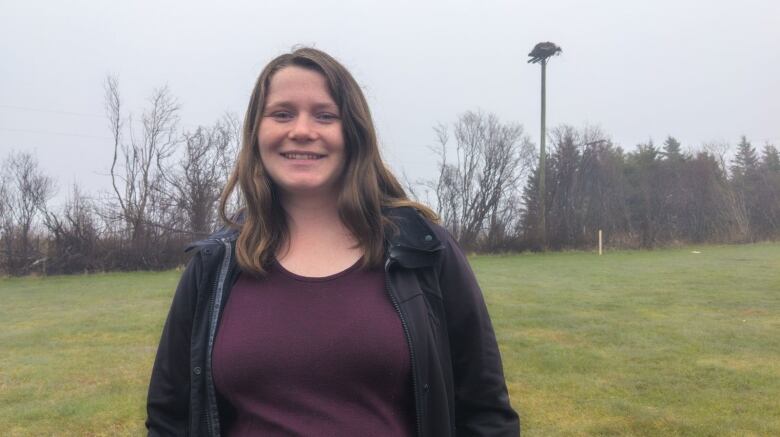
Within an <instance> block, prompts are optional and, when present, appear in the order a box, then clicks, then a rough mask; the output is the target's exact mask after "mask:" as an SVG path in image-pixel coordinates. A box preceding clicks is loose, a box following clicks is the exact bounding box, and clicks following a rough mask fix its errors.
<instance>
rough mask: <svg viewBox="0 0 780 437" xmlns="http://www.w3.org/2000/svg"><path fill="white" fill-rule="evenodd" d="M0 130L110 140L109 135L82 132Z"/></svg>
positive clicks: (0, 128)
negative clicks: (101, 135)
mask: <svg viewBox="0 0 780 437" xmlns="http://www.w3.org/2000/svg"><path fill="white" fill-rule="evenodd" d="M0 131H7V132H23V133H29V134H43V135H59V136H65V137H81V138H97V139H99V140H110V139H111V138H110V137H99V136H96V135H82V134H72V133H69V132H51V131H45V130H33V129H7V128H3V127H0Z"/></svg>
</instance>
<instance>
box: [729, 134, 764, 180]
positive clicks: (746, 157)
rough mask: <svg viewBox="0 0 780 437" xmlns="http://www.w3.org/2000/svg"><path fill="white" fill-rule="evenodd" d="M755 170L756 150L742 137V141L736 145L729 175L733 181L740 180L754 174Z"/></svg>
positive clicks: (756, 165)
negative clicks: (735, 153) (735, 152)
mask: <svg viewBox="0 0 780 437" xmlns="http://www.w3.org/2000/svg"><path fill="white" fill-rule="evenodd" d="M757 169H758V157H756V148H755V147H753V145H752V144H750V141H748V140H747V138H746V137H745V136H744V135H742V139H741V140H740V141H739V144H737V155H736V156H735V157H734V160H733V161H731V174H732V176H733V177H734V178H735V179H740V178H743V177H745V176H748V175H750V174H753V173H755V171H756V170H757Z"/></svg>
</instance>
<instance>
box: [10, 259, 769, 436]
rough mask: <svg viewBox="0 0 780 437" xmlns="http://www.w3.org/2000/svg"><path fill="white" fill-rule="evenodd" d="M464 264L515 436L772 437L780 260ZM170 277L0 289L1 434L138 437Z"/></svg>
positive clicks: (72, 280) (109, 277)
mask: <svg viewBox="0 0 780 437" xmlns="http://www.w3.org/2000/svg"><path fill="white" fill-rule="evenodd" d="M694 250H698V251H700V252H701V253H699V254H694V253H691V252H692V251H694ZM471 261H472V264H473V266H474V269H475V271H476V273H477V275H478V277H479V279H480V283H481V284H482V288H483V290H484V291H485V295H486V299H487V301H488V305H489V307H490V311H491V315H492V318H493V324H494V325H495V328H496V332H497V335H498V338H499V343H500V345H501V351H502V354H503V358H504V368H505V373H506V376H507V383H508V384H509V387H510V393H511V396H512V403H513V405H514V406H515V407H516V408H517V409H518V411H520V413H521V416H522V419H523V428H524V433H523V435H525V436H555V435H565V436H578V435H604V436H608V435H647V436H674V435H680V436H688V435H691V436H716V435H729V436H730V435H735V436H736V435H738V436H745V435H746V436H751V435H755V436H763V435H767V436H771V435H780V244H756V245H744V246H702V247H695V248H694V247H686V248H680V249H672V250H657V251H624V252H613V253H607V254H605V255H604V256H601V257H599V256H596V255H594V254H591V253H582V252H570V253H551V254H524V255H514V256H478V257H472V258H471ZM179 274H180V273H179V272H174V271H171V272H163V273H116V274H100V275H87V276H70V277H65V276H60V277H49V278H14V279H0V297H1V298H2V305H0V326H1V327H2V330H0V429H2V430H3V431H2V434H3V435H139V434H143V420H144V417H145V411H144V402H145V397H146V388H147V383H148V378H149V373H150V369H151V363H152V360H153V358H154V352H155V348H156V343H157V340H158V338H159V334H160V329H161V327H162V323H163V320H164V317H165V314H166V312H167V309H168V305H169V303H170V299H171V295H172V292H173V289H174V287H175V285H176V281H177V280H178V275H179Z"/></svg>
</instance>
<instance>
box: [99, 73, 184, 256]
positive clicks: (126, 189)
mask: <svg viewBox="0 0 780 437" xmlns="http://www.w3.org/2000/svg"><path fill="white" fill-rule="evenodd" d="M105 99H106V115H107V116H108V119H109V125H110V127H111V132H112V135H113V142H114V156H113V161H112V163H111V172H110V174H111V184H112V187H113V190H114V195H115V201H116V202H117V203H118V206H119V214H120V217H119V218H120V219H121V220H122V221H123V222H124V224H125V227H126V231H127V232H128V233H129V234H130V238H131V241H132V244H133V246H134V247H136V248H137V247H139V246H140V245H141V244H143V241H142V240H143V239H144V238H145V230H146V226H147V225H148V224H149V223H151V220H150V219H149V216H150V209H151V208H152V207H153V206H154V205H152V204H151V203H150V201H151V200H152V196H153V191H154V189H155V187H158V189H159V187H160V184H162V183H163V179H162V176H161V172H160V169H161V168H163V167H164V166H165V162H166V160H167V159H168V158H169V157H170V156H171V155H172V154H173V153H174V152H175V149H176V144H177V136H176V128H177V125H178V121H179V116H178V111H179V105H178V103H177V101H176V99H175V98H174V97H173V95H172V94H171V92H170V90H169V89H168V87H162V88H158V89H156V90H155V91H154V92H153V93H152V96H151V97H150V99H149V104H150V106H149V107H148V108H147V110H146V111H145V112H144V113H143V115H142V118H141V132H140V135H136V134H135V133H134V132H133V129H132V128H133V125H132V119H128V121H127V128H128V129H127V132H128V133H129V135H128V136H129V140H128V141H124V135H123V133H124V132H125V129H124V128H125V123H124V120H123V117H122V112H121V107H122V106H121V98H120V94H119V87H118V83H117V80H116V78H115V77H111V76H109V77H108V78H107V79H106V83H105Z"/></svg>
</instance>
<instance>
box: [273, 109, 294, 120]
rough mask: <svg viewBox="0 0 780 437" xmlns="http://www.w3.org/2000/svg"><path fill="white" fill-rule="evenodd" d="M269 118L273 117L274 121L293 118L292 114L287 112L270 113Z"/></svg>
mask: <svg viewBox="0 0 780 437" xmlns="http://www.w3.org/2000/svg"><path fill="white" fill-rule="evenodd" d="M271 117H273V118H274V119H276V120H282V121H284V120H289V119H291V118H292V117H293V115H292V113H290V112H287V111H276V112H273V113H271Z"/></svg>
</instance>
